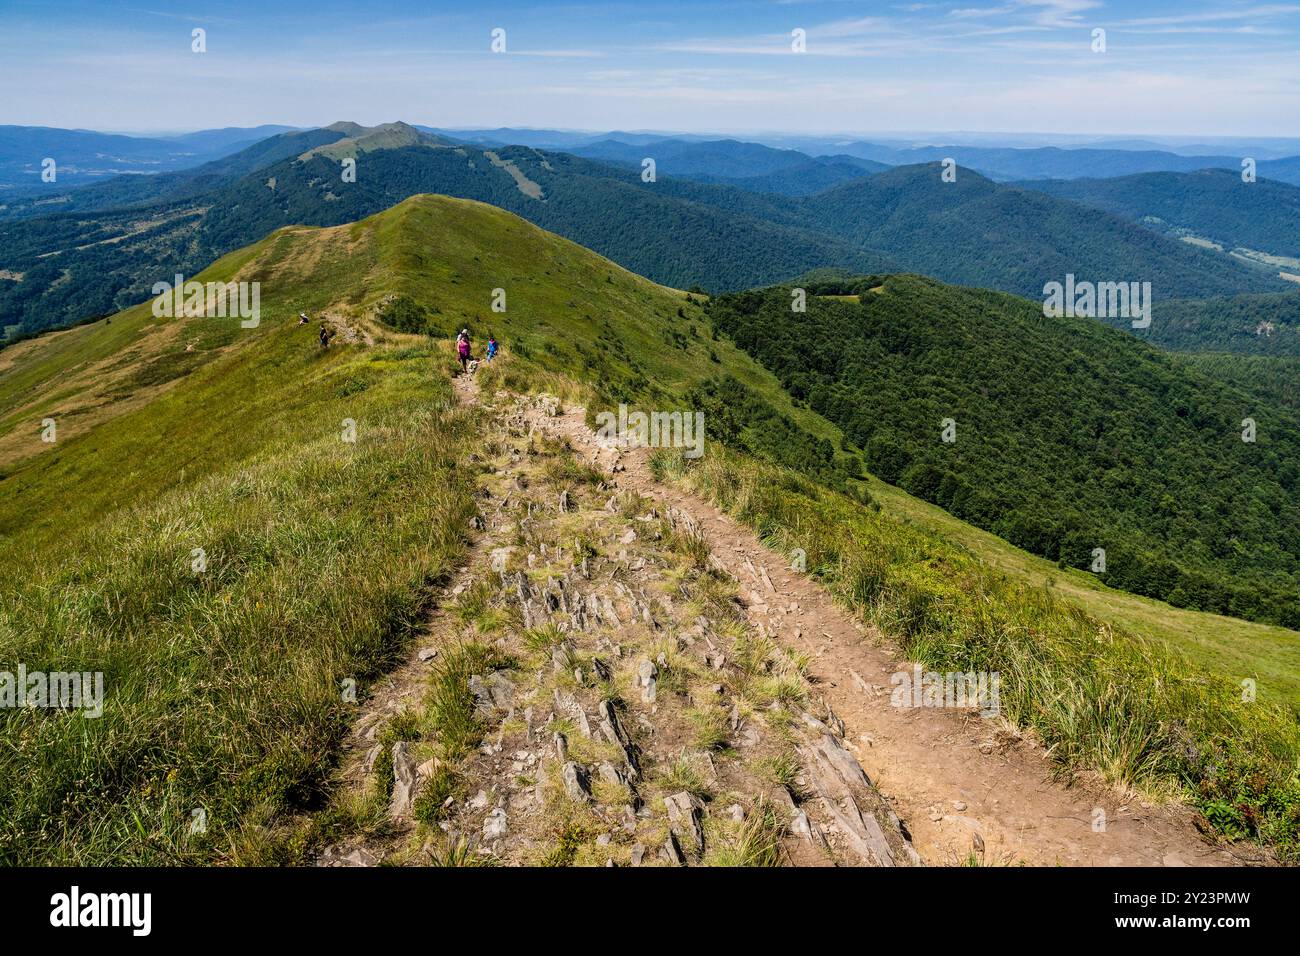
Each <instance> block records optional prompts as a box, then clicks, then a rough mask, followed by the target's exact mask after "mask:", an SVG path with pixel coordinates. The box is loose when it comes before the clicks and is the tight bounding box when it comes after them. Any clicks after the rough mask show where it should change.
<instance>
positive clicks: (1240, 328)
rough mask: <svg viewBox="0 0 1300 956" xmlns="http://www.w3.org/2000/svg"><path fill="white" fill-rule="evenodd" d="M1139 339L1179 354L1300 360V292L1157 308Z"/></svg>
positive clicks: (1185, 301)
mask: <svg viewBox="0 0 1300 956" xmlns="http://www.w3.org/2000/svg"><path fill="white" fill-rule="evenodd" d="M1140 334H1141V335H1142V336H1143V337H1144V338H1147V339H1148V340H1149V341H1150V342H1151V344H1153V345H1158V346H1160V347H1161V348H1166V349H1171V350H1173V351H1176V352H1236V353H1239V354H1243V355H1271V356H1274V357H1279V358H1280V357H1288V356H1289V357H1292V358H1295V357H1300V289H1297V290H1295V291H1293V292H1277V293H1265V294H1263V295H1236V296H1223V297H1217V298H1212V299H1179V300H1175V301H1171V302H1157V303H1156V306H1155V309H1154V315H1153V316H1152V320H1151V328H1150V329H1147V330H1145V331H1143V332H1141V333H1140Z"/></svg>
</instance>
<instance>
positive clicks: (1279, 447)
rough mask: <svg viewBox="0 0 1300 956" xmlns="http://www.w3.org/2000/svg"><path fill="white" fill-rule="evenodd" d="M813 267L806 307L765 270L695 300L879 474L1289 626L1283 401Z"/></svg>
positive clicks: (964, 514) (1215, 607)
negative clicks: (742, 285) (752, 282)
mask: <svg viewBox="0 0 1300 956" xmlns="http://www.w3.org/2000/svg"><path fill="white" fill-rule="evenodd" d="M809 285H810V287H809V288H807V289H806V292H807V300H806V310H805V311H802V312H800V311H796V300H795V297H794V291H793V289H792V288H791V287H788V286H777V287H770V288H766V289H760V290H753V291H748V292H742V293H738V294H731V295H724V296H721V297H718V298H715V299H714V300H712V301H711V302H710V303H709V313H710V316H711V317H712V319H713V321H714V323H715V324H716V326H717V328H718V329H719V330H720V331H721V332H722V333H723V334H725V335H727V336H729V337H730V338H732V339H733V340H734V341H735V342H736V343H737V344H738V345H739V346H741V347H742V348H744V349H745V350H746V351H748V352H749V353H750V354H752V355H753V356H755V357H756V358H757V359H759V360H760V361H761V362H762V363H763V364H764V365H766V366H767V367H768V368H770V369H771V370H772V371H773V372H774V373H775V374H777V375H778V377H779V378H780V379H781V381H782V383H783V384H784V385H785V386H786V387H787V388H788V389H789V390H790V392H791V393H792V394H793V395H794V397H795V398H796V399H799V400H801V401H804V402H807V404H808V405H809V406H810V407H811V408H812V409H813V410H814V411H817V412H819V413H820V414H822V415H824V416H825V417H827V418H829V419H830V420H831V421H833V422H835V423H836V424H837V425H839V426H840V427H841V428H842V429H843V431H844V434H845V440H846V442H847V443H849V446H850V450H853V449H861V450H862V451H863V452H864V453H865V457H866V462H867V465H868V467H869V469H870V470H871V472H872V473H873V474H875V475H876V476H877V477H879V478H881V479H883V480H885V481H887V482H890V483H892V484H896V485H899V486H900V487H902V488H904V489H905V490H906V491H908V492H910V493H911V494H914V495H917V496H918V497H921V498H923V499H925V500H927V501H930V502H933V503H935V504H937V505H939V506H941V507H943V508H944V509H946V510H948V511H950V512H951V513H953V514H954V515H956V516H957V517H959V518H961V519H963V520H965V521H968V522H970V523H972V524H975V525H977V526H979V527H982V528H985V529H987V530H989V531H992V532H994V533H996V534H998V535H1000V536H1001V537H1003V538H1005V539H1007V540H1008V541H1010V542H1012V543H1013V544H1016V545H1018V546H1019V547H1022V548H1024V549H1026V550H1028V551H1031V552H1033V553H1035V554H1039V555H1042V556H1045V557H1047V558H1049V559H1052V560H1056V561H1058V562H1059V563H1060V564H1061V565H1062V566H1070V567H1075V568H1081V569H1087V570H1093V569H1098V568H1099V567H1100V566H1099V564H1098V561H1097V559H1098V555H1099V554H1101V552H1104V571H1100V572H1099V573H1101V575H1102V578H1103V580H1104V581H1105V582H1106V583H1107V584H1109V585H1111V586H1113V587H1117V588H1120V589H1123V590H1126V591H1131V592H1134V593H1137V594H1141V595H1144V596H1148V597H1155V598H1160V599H1163V600H1166V601H1168V602H1169V603H1171V604H1174V605H1176V606H1179V607H1185V608H1191V609H1196V610H1205V611H1214V612H1218V613H1223V614H1231V615H1235V616H1239V617H1245V618H1248V619H1252V620H1258V621H1265V622H1270V623H1278V624H1284V625H1286V626H1290V627H1296V626H1298V625H1300V575H1297V572H1296V568H1297V566H1300V495H1298V494H1297V492H1300V417H1298V416H1297V415H1296V413H1295V412H1294V411H1293V410H1291V409H1287V408H1283V407H1281V406H1274V405H1271V404H1269V403H1267V402H1265V401H1263V399H1262V398H1261V397H1260V395H1259V392H1258V390H1248V389H1245V388H1241V387H1236V386H1233V385H1229V384H1225V383H1222V382H1220V381H1217V380H1215V379H1213V378H1211V377H1209V375H1206V374H1203V373H1202V372H1200V371H1193V370H1190V369H1189V368H1188V367H1187V366H1185V365H1183V364H1182V363H1181V361H1180V360H1179V359H1177V358H1175V357H1172V356H1170V355H1167V354H1164V353H1161V352H1159V351H1157V350H1155V349H1153V348H1151V347H1150V346H1148V345H1146V344H1145V343H1143V342H1141V341H1139V340H1138V339H1136V338H1134V337H1132V336H1130V335H1127V334H1125V333H1122V332H1119V331H1117V330H1113V329H1110V328H1108V327H1106V326H1103V325H1101V324H1100V323H1097V322H1094V321H1091V320H1086V319H1068V318H1056V319H1048V318H1045V317H1044V315H1043V312H1042V308H1041V305H1039V304H1038V303H1032V302H1028V301H1025V300H1022V299H1018V298H1015V297H1013V296H1009V295H1005V294H1001V293H995V292H988V291H983V290H971V289H962V288H956V287H952V286H945V285H943V284H941V283H939V282H936V281H933V280H930V279H927V278H923V277H920V276H906V275H905V276H891V277H889V278H886V279H881V278H871V277H865V278H858V279H853V280H844V279H834V278H828V279H823V280H821V281H820V282H812V283H810V284H809ZM1247 420H1250V422H1252V423H1253V426H1252V427H1251V428H1250V435H1249V440H1247V439H1246V438H1245V437H1244V436H1245V435H1246V433H1247ZM948 426H951V428H949V427H948ZM945 433H946V434H945ZM949 439H951V440H949Z"/></svg>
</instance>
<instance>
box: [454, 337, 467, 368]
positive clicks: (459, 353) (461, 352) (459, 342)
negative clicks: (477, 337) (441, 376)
mask: <svg viewBox="0 0 1300 956" xmlns="http://www.w3.org/2000/svg"><path fill="white" fill-rule="evenodd" d="M456 357H457V358H458V359H460V370H461V371H462V372H468V371H469V329H461V330H460V335H458V336H456Z"/></svg>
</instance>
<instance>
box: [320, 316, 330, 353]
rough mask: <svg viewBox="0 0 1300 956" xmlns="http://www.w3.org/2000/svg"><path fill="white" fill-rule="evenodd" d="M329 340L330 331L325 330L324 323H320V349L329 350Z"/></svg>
mask: <svg viewBox="0 0 1300 956" xmlns="http://www.w3.org/2000/svg"><path fill="white" fill-rule="evenodd" d="M330 338H331V336H330V330H329V329H327V328H325V323H324V322H322V323H321V326H320V347H321V348H323V349H327V348H329V347H330Z"/></svg>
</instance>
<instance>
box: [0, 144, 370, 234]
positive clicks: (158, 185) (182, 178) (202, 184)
mask: <svg viewBox="0 0 1300 956" xmlns="http://www.w3.org/2000/svg"><path fill="white" fill-rule="evenodd" d="M344 138H346V134H345V133H344V132H342V131H339V130H336V129H331V128H324V129H309V130H302V131H296V130H295V131H291V132H287V133H280V134H279V135H276V136H271V137H269V138H267V139H263V140H259V141H258V142H256V143H254V144H253V145H251V146H248V147H246V148H245V149H243V150H241V151H239V152H238V153H235V154H233V155H231V156H225V157H222V158H221V159H216V160H213V161H211V162H208V163H204V164H203V165H201V166H195V167H193V168H191V169H183V170H180V171H177V172H171V173H159V174H157V175H156V176H117V177H114V178H112V179H109V180H105V181H104V182H98V183H94V184H91V185H88V186H82V187H80V188H77V189H71V190H66V191H63V192H59V193H55V194H53V195H51V196H29V197H26V198H21V199H15V200H12V201H10V202H9V203H8V204H7V205H4V206H0V221H4V220H6V219H28V218H31V217H33V216H48V215H51V214H55V213H71V212H76V213H88V212H94V211H97V210H108V209H127V208H131V207H135V206H141V205H159V204H162V203H174V202H180V201H184V200H189V199H193V198H194V197H196V196H201V195H203V194H204V193H207V192H211V191H212V190H214V189H218V188H220V187H221V186H223V185H227V184H229V183H232V182H234V181H235V180H237V179H239V178H240V177H241V176H245V175H247V174H248V173H250V172H252V171H253V170H255V169H260V168H262V167H263V166H268V165H270V164H272V163H276V162H279V161H280V160H282V159H287V158H289V157H291V156H297V155H299V154H301V153H303V152H306V151H307V150H310V149H313V148H314V147H317V146H322V145H325V144H327V143H333V142H336V141H338V140H341V139H344ZM0 248H2V247H0Z"/></svg>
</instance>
